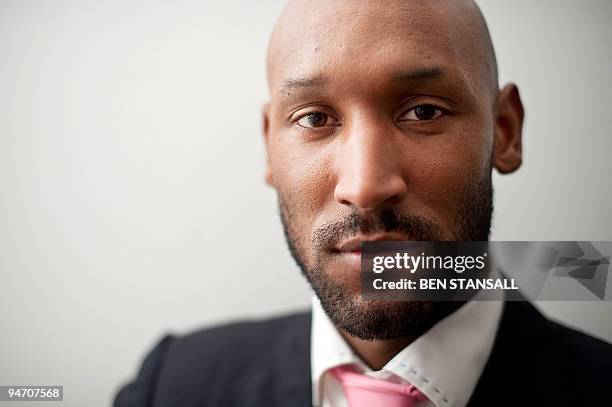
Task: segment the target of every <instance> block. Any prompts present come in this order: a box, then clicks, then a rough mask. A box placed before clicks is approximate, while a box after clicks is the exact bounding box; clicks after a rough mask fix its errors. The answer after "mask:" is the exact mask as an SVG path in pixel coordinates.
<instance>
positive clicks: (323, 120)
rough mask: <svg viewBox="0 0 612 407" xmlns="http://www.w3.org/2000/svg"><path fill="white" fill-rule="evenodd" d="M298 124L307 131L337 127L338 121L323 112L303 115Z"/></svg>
mask: <svg viewBox="0 0 612 407" xmlns="http://www.w3.org/2000/svg"><path fill="white" fill-rule="evenodd" d="M297 124H298V125H299V126H301V127H305V128H307V129H310V128H318V127H329V126H337V125H338V120H337V119H335V118H333V117H332V116H330V115H328V114H326V113H323V112H311V113H307V114H305V115H303V116H302V117H301V118H300V119H299V120H298V121H297Z"/></svg>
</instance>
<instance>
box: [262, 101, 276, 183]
mask: <svg viewBox="0 0 612 407" xmlns="http://www.w3.org/2000/svg"><path fill="white" fill-rule="evenodd" d="M262 116H263V120H262V127H263V128H262V132H263V137H264V144H265V147H266V169H265V171H264V179H265V180H266V183H267V184H268V185H270V186H274V184H273V183H272V168H271V167H270V148H269V145H270V140H269V136H270V103H266V104H265V105H264V106H263V109H262Z"/></svg>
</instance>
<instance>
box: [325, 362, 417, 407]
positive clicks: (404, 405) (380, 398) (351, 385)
mask: <svg viewBox="0 0 612 407" xmlns="http://www.w3.org/2000/svg"><path fill="white" fill-rule="evenodd" d="M331 373H332V374H333V375H334V377H336V379H338V381H339V382H340V383H341V384H342V388H343V389H344V395H345V396H346V399H347V401H348V404H349V407H377V406H385V407H414V406H417V405H418V403H419V402H422V401H424V400H427V397H426V396H425V395H424V394H423V393H422V392H421V391H420V390H419V389H417V388H416V387H415V386H414V385H412V384H400V383H393V382H389V381H386V380H379V379H373V378H371V377H368V376H365V375H363V374H361V373H359V372H357V371H355V370H353V369H352V368H351V367H349V366H338V367H335V368H333V369H331Z"/></svg>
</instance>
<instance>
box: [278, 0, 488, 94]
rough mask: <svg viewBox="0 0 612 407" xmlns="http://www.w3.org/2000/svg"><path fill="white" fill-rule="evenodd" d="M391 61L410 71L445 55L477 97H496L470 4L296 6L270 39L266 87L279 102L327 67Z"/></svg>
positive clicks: (362, 1)
mask: <svg viewBox="0 0 612 407" xmlns="http://www.w3.org/2000/svg"><path fill="white" fill-rule="evenodd" d="M390 54H393V56H395V59H396V60H397V59H400V58H404V60H403V61H401V63H403V64H404V65H405V66H408V65H412V66H416V65H418V64H421V65H428V64H431V62H432V61H436V56H437V55H442V56H444V57H445V61H446V62H447V63H449V64H453V65H454V67H455V68H456V70H457V71H458V72H457V73H458V75H460V76H462V77H463V79H465V80H468V81H469V85H468V86H470V87H471V88H473V90H474V91H477V90H478V91H481V90H484V88H486V89H487V90H488V92H487V93H489V95H491V96H493V97H495V95H496V94H497V91H498V82H497V81H498V79H497V64H496V59H495V52H494V49H493V45H492V42H491V38H490V35H489V31H488V28H487V25H486V22H485V20H484V17H483V15H482V13H481V12H480V10H479V8H478V6H477V5H476V4H475V3H474V2H473V1H471V0H439V1H435V2H433V1H423V0H386V1H382V0H334V1H329V0H292V1H290V2H289V3H288V4H287V6H286V7H285V10H284V11H283V13H282V15H281V16H280V18H279V19H278V21H277V24H276V26H275V28H274V30H273V33H272V36H271V38H270V43H269V48H268V58H267V73H268V84H269V87H270V91H271V93H272V97H273V98H274V93H275V92H279V91H283V90H284V89H282V87H281V85H282V84H283V82H285V81H286V80H287V79H289V80H294V79H298V77H300V78H301V77H303V76H304V75H306V74H314V73H315V72H316V73H317V74H320V73H322V71H324V70H325V68H326V65H328V66H333V65H335V64H342V63H350V64H355V65H358V64H366V65H375V64H376V62H381V63H383V62H385V61H382V60H381V59H382V58H385V57H389V56H390ZM387 59H389V58H387ZM396 62H398V63H399V62H400V61H396ZM379 65H380V64H379Z"/></svg>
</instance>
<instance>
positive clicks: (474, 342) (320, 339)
mask: <svg viewBox="0 0 612 407" xmlns="http://www.w3.org/2000/svg"><path fill="white" fill-rule="evenodd" d="M480 294H481V293H479V294H477V296H476V297H474V300H472V301H470V302H468V303H466V304H465V305H464V306H462V307H461V308H459V309H458V310H457V311H455V312H453V313H452V314H451V315H449V316H447V317H446V318H444V319H443V320H442V321H440V322H438V323H437V324H436V325H435V326H433V327H432V328H431V329H430V330H429V331H427V332H426V333H425V334H423V335H422V336H420V337H419V338H417V339H416V340H415V341H414V342H412V343H411V344H410V345H408V346H406V347H405V348H404V349H403V350H402V351H400V352H399V353H398V354H397V355H396V356H395V357H393V359H391V360H390V361H389V362H388V363H387V364H386V365H385V366H384V367H383V368H382V369H381V370H379V371H372V369H370V368H369V367H368V366H367V365H366V364H365V362H363V360H361V358H360V357H359V356H358V355H356V354H355V353H354V352H353V351H352V349H351V347H350V346H349V345H348V343H347V342H346V341H345V339H344V338H343V337H342V335H341V334H340V333H339V332H338V330H337V328H336V327H335V326H334V324H333V323H332V322H331V320H330V319H329V317H328V316H327V314H326V313H325V311H324V310H323V308H322V307H321V304H320V302H319V299H318V298H317V297H316V296H314V295H313V300H312V328H311V372H312V392H313V393H312V395H313V397H312V400H313V405H314V406H315V407H347V406H348V404H347V401H346V399H345V397H344V393H343V390H342V385H341V384H340V383H339V382H338V381H337V379H336V378H335V377H334V376H333V375H332V374H331V373H330V372H329V369H331V368H333V367H335V366H338V365H343V364H349V363H350V364H354V365H357V366H359V367H360V368H361V370H362V371H363V372H364V374H365V375H367V376H370V377H373V378H377V379H382V380H389V381H394V382H397V383H406V382H408V383H411V384H413V385H414V386H416V387H417V388H418V389H419V390H420V391H421V392H423V393H424V394H425V395H426V396H427V397H428V398H429V400H427V401H425V402H424V404H423V407H434V406H435V407H465V406H466V405H467V403H468V401H469V399H470V397H471V396H472V393H473V392H474V388H475V387H476V383H477V382H478V379H479V378H480V375H481V374H482V371H483V369H484V366H485V364H486V362H487V360H488V358H489V355H490V353H491V348H492V347H493V342H494V339H495V335H496V332H497V328H498V325H499V321H500V317H501V313H502V309H503V301H500V300H496V301H491V300H489V301H478V300H477V299H478V298H479V296H480ZM480 298H482V297H480ZM497 298H499V297H497Z"/></svg>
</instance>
